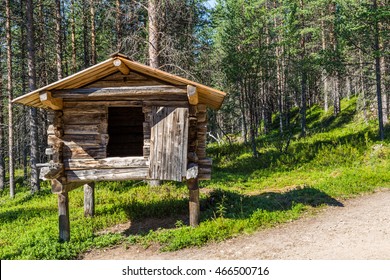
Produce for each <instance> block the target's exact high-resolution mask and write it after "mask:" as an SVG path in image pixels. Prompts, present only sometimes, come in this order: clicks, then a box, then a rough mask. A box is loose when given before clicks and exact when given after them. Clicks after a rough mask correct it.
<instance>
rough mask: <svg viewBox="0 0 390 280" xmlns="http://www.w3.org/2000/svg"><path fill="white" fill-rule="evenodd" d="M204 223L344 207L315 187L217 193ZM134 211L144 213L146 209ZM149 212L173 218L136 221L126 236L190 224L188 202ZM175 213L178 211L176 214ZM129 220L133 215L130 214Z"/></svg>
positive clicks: (205, 204)
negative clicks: (298, 208)
mask: <svg viewBox="0 0 390 280" xmlns="http://www.w3.org/2000/svg"><path fill="white" fill-rule="evenodd" d="M200 203H201V220H202V221H207V220H210V219H214V218H215V217H218V216H219V215H222V213H221V211H223V216H224V217H226V218H230V219H243V218H249V217H251V216H252V214H253V213H254V212H256V211H258V210H264V211H268V212H273V211H287V210H291V209H292V208H293V207H294V205H296V204H299V203H300V204H303V205H306V206H311V207H319V206H322V205H329V206H337V207H343V206H344V205H343V204H342V203H341V202H339V201H338V200H336V199H334V198H332V197H331V196H329V195H327V194H326V193H324V192H322V191H319V190H317V189H315V188H311V187H303V188H301V189H294V190H291V191H288V192H285V193H276V192H265V193H262V194H259V195H241V194H238V193H235V192H231V191H225V190H219V189H217V190H214V191H212V192H211V193H209V195H208V197H206V198H204V199H201V202H200ZM134 207H137V206H132V207H129V208H128V209H130V208H132V209H133V210H137V211H142V209H134ZM145 207H148V208H162V209H161V210H162V211H165V209H164V208H166V207H169V209H170V215H166V216H161V215H157V216H148V217H142V216H140V217H138V218H137V219H135V220H134V221H133V220H132V222H131V226H130V227H129V228H128V229H127V230H125V234H126V235H146V234H148V232H149V231H151V230H157V229H160V228H163V229H171V228H175V227H177V223H178V221H179V223H180V224H185V225H186V224H188V200H185V199H183V200H177V201H176V203H174V204H171V205H169V204H165V203H163V202H161V203H157V204H155V203H154V204H150V205H148V206H146V205H145ZM172 209H174V210H172ZM128 215H129V217H130V216H131V213H128Z"/></svg>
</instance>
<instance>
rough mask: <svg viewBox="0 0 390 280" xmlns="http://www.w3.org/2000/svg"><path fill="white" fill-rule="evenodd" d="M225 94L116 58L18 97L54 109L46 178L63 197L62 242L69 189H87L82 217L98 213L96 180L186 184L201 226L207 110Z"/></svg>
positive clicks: (194, 219) (207, 169)
mask: <svg viewBox="0 0 390 280" xmlns="http://www.w3.org/2000/svg"><path fill="white" fill-rule="evenodd" d="M225 95H226V94H225V93H224V92H221V91H219V90H217V89H214V88H210V87H207V86H205V85H202V84H199V83H196V82H193V81H190V80H187V79H184V78H181V77H178V76H175V75H172V74H169V73H167V72H164V71H161V70H158V69H154V68H151V67H149V66H146V65H143V64H139V63H137V62H134V61H131V60H130V59H129V58H128V57H126V56H125V55H122V54H119V53H116V54H113V55H111V57H110V58H109V59H107V60H105V61H103V62H101V63H99V64H97V65H94V66H92V67H90V68H87V69H85V70H83V71H80V72H78V73H76V74H73V75H71V76H69V77H67V78H64V79H62V80H59V81H57V82H54V83H52V84H49V85H47V86H44V87H42V88H40V89H37V90H34V91H33V92H30V93H28V94H25V95H23V96H20V97H18V98H16V99H14V100H13V102H14V103H19V104H23V105H26V106H33V107H38V108H42V109H46V110H47V111H48V112H47V116H48V123H49V126H48V130H47V135H48V136H47V143H48V148H47V149H46V154H47V156H48V162H47V163H42V164H40V167H41V170H40V178H41V179H44V180H50V181H51V188H52V192H53V193H54V194H57V195H58V215H59V238H60V240H61V241H69V240H70V222H69V196H68V192H70V191H72V190H74V189H76V188H78V187H84V214H85V216H93V215H94V182H98V181H120V180H163V181H166V180H171V181H178V182H186V184H187V186H188V189H189V216H190V218H189V220H190V225H192V226H196V225H198V223H199V187H198V181H199V180H208V179H210V178H211V163H212V161H211V159H210V158H207V156H206V135H207V114H206V110H207V108H211V109H219V108H220V107H221V105H222V102H223V100H224V97H225Z"/></svg>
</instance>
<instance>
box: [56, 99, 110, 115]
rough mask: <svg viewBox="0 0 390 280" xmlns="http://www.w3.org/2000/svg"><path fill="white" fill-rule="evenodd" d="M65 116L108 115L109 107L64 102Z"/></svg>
mask: <svg viewBox="0 0 390 280" xmlns="http://www.w3.org/2000/svg"><path fill="white" fill-rule="evenodd" d="M64 104H65V105H64V109H63V112H64V115H71V114H79V113H82V114H99V113H103V114H105V113H106V110H107V107H106V106H104V105H103V104H102V105H97V104H90V103H87V102H72V103H69V102H64Z"/></svg>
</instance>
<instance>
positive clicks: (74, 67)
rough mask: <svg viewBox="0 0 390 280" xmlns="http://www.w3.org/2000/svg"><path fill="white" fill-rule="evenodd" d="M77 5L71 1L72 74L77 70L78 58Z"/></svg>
mask: <svg viewBox="0 0 390 280" xmlns="http://www.w3.org/2000/svg"><path fill="white" fill-rule="evenodd" d="M74 9H75V7H74V0H71V1H70V29H71V36H70V37H71V45H72V74H73V73H76V72H77V60H76V55H77V53H76V23H75V10H74Z"/></svg>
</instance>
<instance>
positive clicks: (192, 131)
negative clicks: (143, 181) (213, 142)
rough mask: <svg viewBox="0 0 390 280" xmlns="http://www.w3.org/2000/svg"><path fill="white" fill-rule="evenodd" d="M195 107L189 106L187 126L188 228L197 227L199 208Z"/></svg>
mask: <svg viewBox="0 0 390 280" xmlns="http://www.w3.org/2000/svg"><path fill="white" fill-rule="evenodd" d="M197 111H198V109H197V107H196V106H192V105H191V106H190V109H189V126H188V153H187V160H188V163H187V174H186V180H187V187H188V190H189V192H190V201H189V211H190V226H192V227H196V226H198V225H199V216H200V206H199V185H198V176H199V167H198V156H197V154H196V151H197V146H198V141H197V135H198V134H197V123H198V121H197Z"/></svg>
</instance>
